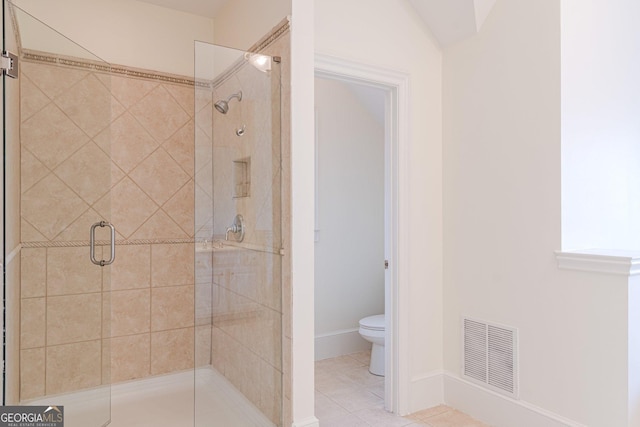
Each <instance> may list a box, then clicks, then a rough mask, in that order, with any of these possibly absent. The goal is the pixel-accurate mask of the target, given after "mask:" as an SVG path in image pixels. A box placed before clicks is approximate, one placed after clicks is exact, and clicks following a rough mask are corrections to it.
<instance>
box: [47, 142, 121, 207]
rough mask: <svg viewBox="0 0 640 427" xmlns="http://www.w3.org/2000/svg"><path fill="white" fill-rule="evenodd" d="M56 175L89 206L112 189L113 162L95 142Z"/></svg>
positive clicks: (75, 156) (74, 156)
mask: <svg viewBox="0 0 640 427" xmlns="http://www.w3.org/2000/svg"><path fill="white" fill-rule="evenodd" d="M54 173H55V174H56V175H57V176H58V177H59V178H60V179H62V180H63V181H64V182H65V183H66V184H67V186H69V188H71V189H72V190H73V191H75V192H76V193H77V194H78V195H80V197H82V199H83V200H84V201H85V202H86V203H87V204H89V205H92V204H93V203H95V202H96V201H97V200H98V199H99V198H101V197H102V196H104V195H105V194H106V193H107V192H108V191H109V190H110V189H111V160H110V159H109V157H107V155H106V154H104V152H103V151H102V150H100V148H98V146H97V145H96V144H95V143H93V142H89V143H88V144H86V145H85V146H84V147H82V148H81V149H80V150H78V151H77V152H76V153H74V154H73V155H72V156H71V157H69V158H68V159H67V160H65V161H64V163H62V164H61V165H60V166H58V167H57V168H56V169H55V170H54Z"/></svg>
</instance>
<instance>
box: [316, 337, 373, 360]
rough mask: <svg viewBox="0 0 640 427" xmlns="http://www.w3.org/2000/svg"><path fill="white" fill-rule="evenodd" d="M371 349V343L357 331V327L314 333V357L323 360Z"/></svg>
mask: <svg viewBox="0 0 640 427" xmlns="http://www.w3.org/2000/svg"><path fill="white" fill-rule="evenodd" d="M370 349H371V343H370V342H368V341H367V340H365V339H364V338H362V337H361V336H360V334H359V333H358V329H344V330H341V331H333V332H329V333H327V334H322V335H316V339H315V359H316V360H323V359H329V358H332V357H338V356H344V355H345V354H351V353H357V352H359V351H366V350H370Z"/></svg>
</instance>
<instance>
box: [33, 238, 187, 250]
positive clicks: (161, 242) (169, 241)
mask: <svg viewBox="0 0 640 427" xmlns="http://www.w3.org/2000/svg"><path fill="white" fill-rule="evenodd" d="M195 242H196V240H195V239H193V238H188V239H138V240H116V245H121V246H130V245H179V244H184V243H195ZM95 243H96V245H98V246H103V245H109V244H110V243H111V242H110V241H109V240H96V242H95ZM83 246H87V247H88V246H89V241H83V240H74V241H69V242H58V241H50V242H24V243H22V247H23V248H79V247H83Z"/></svg>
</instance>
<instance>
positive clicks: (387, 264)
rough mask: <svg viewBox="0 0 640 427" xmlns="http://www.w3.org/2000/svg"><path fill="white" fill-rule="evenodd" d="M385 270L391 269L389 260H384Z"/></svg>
mask: <svg viewBox="0 0 640 427" xmlns="http://www.w3.org/2000/svg"><path fill="white" fill-rule="evenodd" d="M384 269H385V270H388V269H389V260H388V259H385V260H384Z"/></svg>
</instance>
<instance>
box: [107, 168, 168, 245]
mask: <svg viewBox="0 0 640 427" xmlns="http://www.w3.org/2000/svg"><path fill="white" fill-rule="evenodd" d="M95 208H96V210H97V211H98V213H100V214H101V215H103V216H108V213H109V211H110V212H111V218H112V222H113V224H115V226H116V228H117V230H118V232H119V233H120V234H122V236H124V237H125V238H130V236H131V235H132V234H133V233H134V232H135V231H136V230H137V229H138V228H139V227H140V226H141V225H142V224H143V223H144V222H145V221H146V220H147V219H149V217H151V216H152V215H153V214H154V213H155V212H156V211H157V210H158V205H157V204H156V203H154V201H153V200H151V198H150V197H149V196H147V195H146V194H145V193H144V191H142V190H141V189H140V188H139V187H138V186H137V185H136V184H135V183H134V182H133V181H132V180H131V179H129V178H125V179H123V180H122V181H120V182H119V183H118V184H117V185H116V186H115V187H113V190H112V191H111V193H110V194H107V195H106V196H104V197H103V198H102V199H101V200H100V201H99V202H98V203H96V205H95Z"/></svg>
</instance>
